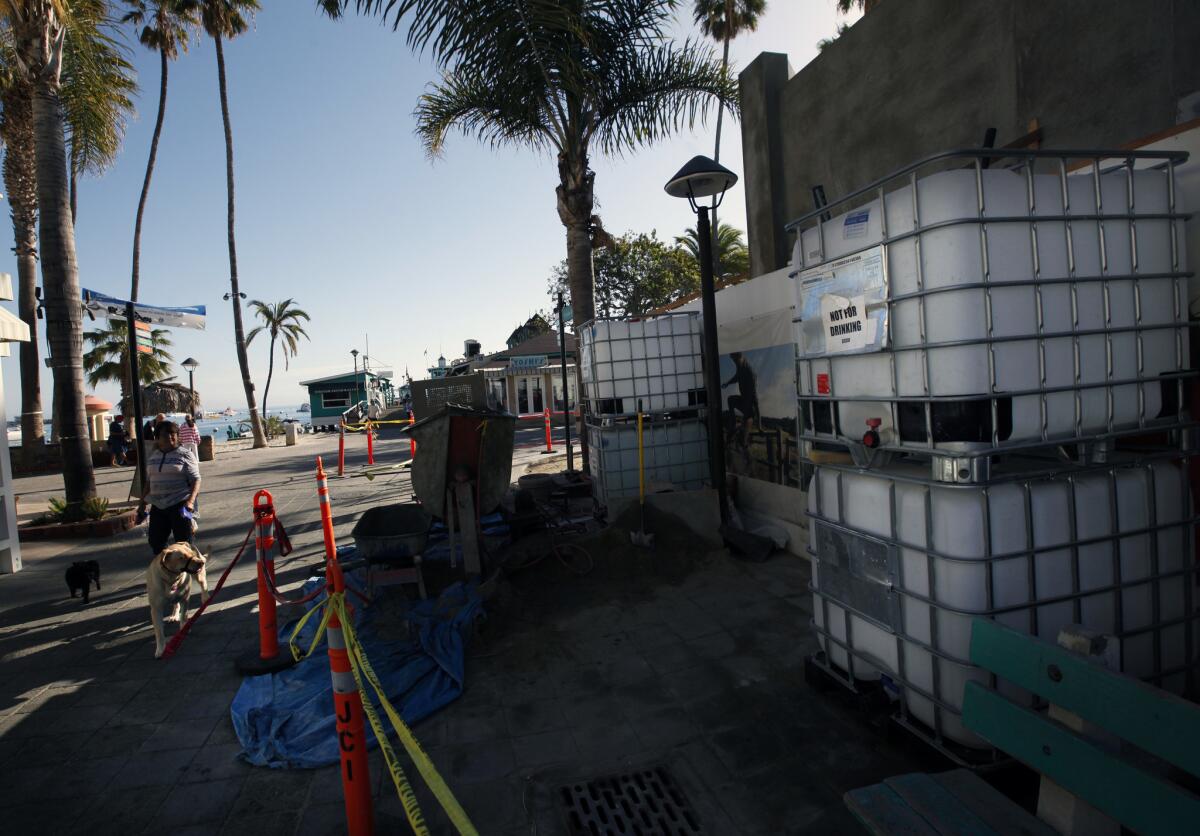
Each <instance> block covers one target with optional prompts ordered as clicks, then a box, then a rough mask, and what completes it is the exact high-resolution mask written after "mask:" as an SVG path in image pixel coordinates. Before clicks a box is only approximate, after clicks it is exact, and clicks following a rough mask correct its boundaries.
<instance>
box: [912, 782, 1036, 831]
mask: <svg viewBox="0 0 1200 836" xmlns="http://www.w3.org/2000/svg"><path fill="white" fill-rule="evenodd" d="M930 777H932V778H933V780H934V781H936V782H937V783H939V784H941V785H942V786H943V787H945V788H946V791H947V792H949V793H950V794H951V795H953V796H954V797H955V798H957V799H958V800H959V801H961V802H962V803H963V804H965V805H966V806H967V807H969V808H970V809H971V810H972V811H973V812H975V813H976V814H977V815H978V816H979V817H980V818H982V819H983V820H984V821H986V822H988V823H989V824H990V825H991V826H992V827H993V828H994V829H995V830H996V831H997V832H999V833H1003V834H1005V836H1058V831H1057V830H1055V829H1054V828H1053V827H1051V826H1050V825H1048V824H1046V823H1045V822H1044V821H1042V820H1041V819H1039V818H1038V817H1037V816H1035V815H1033V814H1032V813H1030V812H1029V811H1028V810H1026V809H1025V808H1024V807H1021V806H1020V805H1018V804H1017V803H1016V802H1014V801H1011V800H1009V798H1008V797H1007V796H1006V795H1004V793H1002V792H1000V790H998V789H996V788H995V787H993V786H992V785H991V784H989V783H988V782H987V781H985V780H983V779H982V778H980V777H979V776H978V775H976V774H975V773H974V772H972V771H971V770H969V769H952V770H950V771H949V772H939V773H938V774H936V775H932V776H930Z"/></svg>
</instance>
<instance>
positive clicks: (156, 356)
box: [83, 319, 172, 432]
mask: <svg viewBox="0 0 1200 836" xmlns="http://www.w3.org/2000/svg"><path fill="white" fill-rule="evenodd" d="M169 334H170V332H168V331H167V330H166V329H164V328H154V329H152V330H151V331H150V346H151V352H150V353H149V354H139V355H138V382H139V383H141V384H142V385H143V386H145V385H148V384H150V383H155V382H157V381H159V380H162V379H163V378H165V377H168V376H169V375H170V372H171V362H172V357H171V354H170V353H169V352H168V351H167V347H168V346H170V345H171V338H170V336H169ZM83 339H84V341H85V342H86V343H87V345H88V346H89V348H88V350H87V351H86V352H85V353H84V355H83V370H84V373H85V374H86V375H87V382H88V386H91V387H92V388H93V389H94V388H96V387H97V386H99V385H100V384H101V383H106V382H108V383H119V384H120V385H121V412H122V414H124V415H125V417H126V423H127V424H128V423H129V421H130V420H132V419H131V416H132V415H133V406H132V401H131V400H130V394H129V393H131V392H132V391H133V386H132V385H130V384H131V381H130V379H129V326H128V325H127V324H126V323H125V320H123V319H110V320H109V321H108V325H107V326H106V327H102V328H97V329H96V330H94V331H88V332H86V333H85V334H84V335H83ZM134 431H135V432H136V431H137V428H136V427H134Z"/></svg>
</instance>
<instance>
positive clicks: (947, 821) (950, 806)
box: [884, 772, 999, 836]
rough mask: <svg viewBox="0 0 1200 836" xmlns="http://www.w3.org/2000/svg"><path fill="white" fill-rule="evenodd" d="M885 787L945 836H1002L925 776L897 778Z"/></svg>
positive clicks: (886, 782) (900, 776) (918, 773)
mask: <svg viewBox="0 0 1200 836" xmlns="http://www.w3.org/2000/svg"><path fill="white" fill-rule="evenodd" d="M884 783H885V784H887V785H888V786H889V787H891V788H892V789H893V790H894V791H895V793H896V795H898V796H900V797H901V798H902V799H904V801H905V803H906V804H908V806H909V807H911V808H912V809H913V810H914V811H916V813H917V814H918V815H920V816H921V818H923V819H925V820H926V821H927V822H929V824H930V825H931V826H932V827H933V829H934V830H935V831H937V832H938V833H940V834H943V836H999V834H998V833H997V832H996V831H995V830H993V829H992V828H991V827H989V826H988V824H987V821H986V820H984V819H983V818H981V817H980V816H979V815H978V814H976V813H975V812H974V811H972V810H971V809H970V808H969V807H968V806H967V805H965V804H963V803H962V802H961V801H960V800H959V799H957V798H955V797H954V796H953V795H951V794H950V793H949V792H947V791H946V788H945V787H943V786H942V785H941V784H939V783H937V782H936V781H934V780H933V778H932V777H930V776H929V775H926V774H925V773H923V772H913V773H910V774H908V775H896V776H894V777H891V778H888V779H886V780H885V781H884Z"/></svg>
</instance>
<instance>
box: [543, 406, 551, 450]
mask: <svg viewBox="0 0 1200 836" xmlns="http://www.w3.org/2000/svg"><path fill="white" fill-rule="evenodd" d="M542 420H543V422H544V423H545V425H546V449H545V450H543V451H542V455H543V456H544V455H545V454H547V453H553V452H554V443H553V442H552V441H551V439H550V407H546V408H545V409H543V410H542Z"/></svg>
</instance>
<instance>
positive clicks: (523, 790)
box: [0, 430, 936, 836]
mask: <svg viewBox="0 0 1200 836" xmlns="http://www.w3.org/2000/svg"><path fill="white" fill-rule="evenodd" d="M537 432H539V431H537V430H535V431H533V432H532V433H530V432H522V433H521V434H520V436H519V442H520V443H522V444H526V445H529V444H532V445H533V446H525V447H523V448H521V449H519V450H518V453H517V456H516V460H517V462H518V466H517V467H515V468H514V470H515V471H518V470H519V465H520V463H521V462H523V461H526V460H533V459H535V458H537V456H538V453H537V446H536V445H537V440H536V434H537ZM355 441H356V442H357V443H354V444H352V451H351V455H350V458H349V465H350V470H351V472H354V471H355V470H357V469H359V468H361V465H362V464H363V463H364V460H365V450H358V449H354V448H357V447H358V446H361V441H362V439H361V437H357V438H356V439H355ZM336 447H337V442H336V438H335V437H333V436H306V437H302V439H301V443H300V445H299V446H297V447H293V448H272V449H270V450H266V451H237V452H230V453H227V454H223V455H222V454H220V453H219V456H218V460H217V461H216V462H212V463H207V464H206V465H205V466H204V476H205V484H204V490H203V492H202V495H201V512H202V513H201V530H200V535H199V540H200V544H201V546H202V548H204V549H205V550H206V551H209V552H210V554H211V564H210V567H211V568H210V570H209V577H210V579H211V581H210V582H211V583H215V581H216V577H217V576H218V575H219V573H220V571H221V570H222V569H223V568H224V567H225V565H226V564H227V563H228V561H229V560H230V559H231V558H232V556H233V554H234V553H235V551H236V549H237V547H238V546H239V545H240V544H241V542H242V539H243V537H244V536H245V534H246V531H247V529H248V528H249V525H250V501H251V497H252V495H253V492H254V491H255V490H257V489H259V488H267V489H269V490H271V491H272V493H273V494H274V496H275V501H276V507H277V509H278V511H279V513H280V515H281V517H282V519H283V521H284V523H285V524H286V526H287V528H288V531H289V533H290V535H291V537H292V541H293V544H294V545H295V547H296V550H295V552H294V553H293V554H292V556H291V557H290V558H289V559H288V560H287V562H285V563H282V564H281V565H280V567H279V577H280V578H281V581H282V584H283V585H284V586H285V588H287V587H289V586H292V585H294V584H296V583H298V582H299V581H301V580H302V579H303V578H304V577H305V575H306V574H307V572H306V569H307V567H309V566H312V565H313V564H314V563H316V562H317V561H319V560H320V559H321V555H322V546H321V539H320V524H319V516H318V512H317V503H316V495H315V480H314V477H313V469H314V459H315V456H316V455H318V454H321V455H324V456H325V461H326V465H327V466H330V465H333V464H334V462H333V461H332V459H333V457H334V456H335V455H336ZM407 448H408V442H407V440H403V439H397V438H387V437H385V438H384V439H382V440H381V441H380V443H379V444H378V445H377V447H376V452H377V457H378V459H379V460H380V461H381V462H383V463H394V462H397V461H401V460H403V459H406V458H407ZM130 475H131V471H130V470H128V469H123V470H104V471H100V472H99V474H98V479H99V481H100V482H101V490H102V492H103V493H104V494H105V495H108V496H110V497H113V498H120V497H122V496H123V494H124V492H125V489H126V486H127V484H128V478H129V476H130ZM331 490H332V494H333V502H334V515H335V521H336V527H337V534H338V537H339V541H341V542H349V531H350V528H351V527H352V526H353V524H354V522H355V520H356V519H357V517H358V515H359V514H360V513H361V512H362V511H363V510H365V509H366V508H368V507H371V506H372V505H375V504H379V503H382V502H395V501H401V500H403V499H407V498H408V496H409V494H410V488H409V483H408V478H407V476H406V474H405V473H404V472H398V473H396V474H389V475H385V476H380V477H379V478H376V479H375V480H374V481H368V480H366V479H363V478H347V479H344V480H335V481H333V482H332V483H331ZM17 491H18V493H20V494H21V495H22V496H23V497H25V498H26V499H25V500H24V501H28V502H30V503H33V502H38V501H44V499H45V497H46V496H48V495H52V494H53V493H55V492H56V491H58V492H61V481H60V478H59V477H54V476H45V477H36V478H27V479H21V480H18V483H17ZM594 551H595V553H593V554H592V558H593V559H594V561H595V564H596V566H595V569H594V570H593V571H592V572H591V573H589V574H588V575H586V576H583V577H580V576H577V575H575V574H573V573H572V572H570V571H568V570H567V568H566V567H564V566H563V565H561V564H560V563H559V562H557V561H555V560H553V559H548V560H544V561H542V562H540V563H539V564H537V565H536V566H533V567H531V568H528V569H526V570H524V571H521V572H519V573H516V574H514V575H513V576H512V577H511V579H510V580H509V581H508V582H506V584H505V585H504V586H503V588H502V589H501V590H500V592H499V593H498V594H497V596H496V598H495V599H494V600H493V601H492V602H490V603H489V606H488V618H487V621H486V624H485V626H484V628H483V629H482V631H481V633H480V635H479V636H478V640H477V641H476V642H474V643H473V644H472V646H471V647H470V648H469V649H468V661H467V674H466V679H467V687H466V691H465V693H464V695H463V696H462V697H461V698H460V699H459V700H457V701H456V702H454V703H452V704H451V705H450V706H448V707H446V708H445V709H443V710H442V711H441V712H439V713H438V714H436V715H435V716H433V717H431V718H429V719H428V720H426V721H424V722H422V723H420V724H418V725H417V726H416V727H415V728H414V731H415V733H416V735H417V736H418V738H419V739H420V740H421V741H422V743H423V745H424V746H425V748H426V750H427V751H428V752H429V753H430V755H431V757H432V758H433V760H434V762H435V764H437V766H438V768H439V770H440V771H441V773H442V775H443V776H444V777H445V779H446V781H447V782H448V784H449V785H450V787H451V788H452V790H453V791H454V792H455V793H456V795H457V797H458V798H459V799H460V800H461V802H462V803H463V805H464V806H465V807H466V809H467V811H468V813H469V814H470V815H471V817H472V818H473V820H474V821H475V823H476V825H477V826H478V827H479V829H480V832H482V833H486V834H518V833H519V834H528V833H533V832H536V833H539V834H553V833H566V832H567V830H566V827H565V819H564V816H563V812H562V809H561V805H560V803H559V798H560V794H559V792H558V790H559V789H560V788H561V787H563V786H564V785H566V784H569V783H572V782H577V781H580V780H585V779H588V778H591V777H594V776H599V775H606V774H610V773H616V772H623V771H627V770H630V769H635V768H640V767H645V766H652V765H665V766H666V767H667V768H668V769H669V770H670V772H671V773H672V775H673V776H674V778H675V779H676V781H677V782H678V784H679V786H680V787H681V788H682V790H683V793H684V795H685V797H686V798H687V800H688V801H689V802H690V804H691V806H692V807H693V808H694V811H695V814H696V816H697V818H698V821H699V822H700V823H701V825H702V826H703V829H704V831H703V832H705V833H709V834H760V833H761V834H768V833H770V834H775V833H849V832H854V831H855V828H856V825H855V824H854V822H853V820H852V819H851V818H850V817H849V815H848V814H847V813H846V812H845V810H844V807H843V805H842V803H841V794H842V793H843V792H844V791H846V790H848V789H851V788H853V787H856V786H861V785H863V784H866V783H871V782H874V781H878V780H881V779H882V778H884V777H886V776H888V775H892V774H896V773H900V772H905V771H912V770H914V769H922V768H928V767H929V766H930V764H929V763H927V762H922V761H920V760H919V759H918V758H917V757H916V756H914V755H913V754H912V752H911V751H910V750H908V749H901V748H898V747H897V746H895V745H894V744H892V743H888V742H887V741H885V740H884V739H882V738H881V737H880V736H879V735H878V734H877V733H876V732H875V731H874V730H872V729H870V728H868V727H867V726H866V725H865V724H864V723H862V722H861V721H860V720H859V719H858V717H856V715H854V714H853V713H852V712H851V711H850V710H849V709H847V708H846V707H845V706H844V705H843V704H842V703H841V702H839V701H838V700H835V699H829V698H827V697H823V696H821V695H818V694H816V692H814V691H813V690H811V689H810V688H809V686H807V685H806V684H805V683H804V681H803V673H802V670H803V659H804V657H805V655H806V654H808V653H810V652H811V651H812V650H813V648H814V642H813V639H812V635H811V632H810V630H809V627H808V623H809V619H810V617H811V598H810V596H809V595H808V594H807V592H806V587H807V583H808V580H809V574H808V566H807V562H806V561H803V560H800V559H797V558H794V557H787V556H780V557H776V558H774V559H772V560H771V561H769V562H767V563H764V564H745V563H740V562H738V561H736V560H733V559H731V558H729V557H728V556H727V555H725V554H724V553H716V554H709V555H695V556H694V558H695V559H694V560H689V561H685V562H684V563H683V564H681V563H680V562H679V561H678V560H676V561H674V562H670V563H668V562H667V561H666V560H665V559H661V560H660V559H659V557H661V556H656V555H655V554H652V553H643V554H639V553H632V552H631V551H630V547H622V546H614V547H613V548H612V549H610V550H608V551H605V552H601V551H596V550H594ZM81 559H95V560H98V561H100V563H101V565H102V567H103V580H102V583H103V589H102V591H101V592H99V593H94V595H93V598H92V602H91V604H90V605H88V606H87V607H84V606H83V605H82V604H81V602H80V601H79V600H78V599H74V600H73V599H71V598H69V597H68V592H67V589H66V584H65V583H64V582H63V579H62V574H63V571H64V570H65V568H66V567H67V566H69V565H70V563H71V562H72V561H73V560H81ZM150 559H151V554H150V552H149V549H148V547H147V546H146V543H145V527H144V526H143V527H141V528H139V529H135V530H134V531H131V532H128V533H126V534H124V535H121V536H118V537H116V538H113V539H111V540H107V541H91V542H79V543H75V544H68V545H66V546H65V547H64V545H63V544H61V543H59V544H49V545H43V544H38V545H32V546H30V547H29V548H28V549H27V550H26V552H25V560H26V568H25V570H24V571H23V572H21V573H19V574H16V575H8V576H0V788H3V789H2V791H0V821H3V822H4V825H3V828H2V829H3V830H4V832H8V833H14V834H38V833H47V834H62V833H84V832H86V833H88V834H90V835H91V836H98V834H105V833H114V834H115V833H121V834H131V833H146V834H160V833H172V834H180V833H185V834H238V833H251V832H252V833H254V834H255V836H267V834H276V833H278V834H289V836H292V834H324V833H329V834H335V833H342V832H344V817H343V810H342V802H341V787H340V783H339V780H338V771H337V767H336V766H331V767H326V768H323V769H317V770H268V769H256V768H253V767H250V766H248V765H246V764H245V763H243V762H241V761H239V760H238V759H237V755H238V753H239V751H240V746H239V745H238V743H237V740H236V738H235V736H234V733H233V728H232V725H231V723H230V719H229V710H228V709H229V703H230V700H231V699H232V697H233V694H234V692H235V691H236V690H237V687H238V685H239V684H240V678H239V676H238V675H237V674H236V673H235V671H234V668H233V658H234V656H236V655H237V654H238V653H239V652H241V651H243V650H246V649H248V648H251V647H253V646H254V642H255V640H256V620H255V615H254V603H255V598H254V588H255V587H254V563H253V554H252V553H251V554H249V555H247V556H246V557H244V558H243V560H242V562H241V564H239V566H238V567H237V568H236V569H234V571H233V572H232V573H231V575H230V578H229V581H228V582H227V584H226V587H225V589H224V590H223V592H222V594H221V596H220V597H219V598H218V600H217V601H216V602H214V604H213V606H212V607H210V609H209V611H208V612H207V613H206V615H205V616H204V617H203V618H201V620H200V621H199V622H198V623H197V625H196V627H195V628H194V630H193V632H192V635H190V636H189V638H188V639H187V641H186V642H185V643H184V645H183V646H182V647H181V649H180V651H179V653H178V654H177V655H176V656H175V657H174V658H172V659H170V660H168V661H161V660H156V659H154V658H153V646H154V645H153V636H152V632H151V629H150V627H149V622H148V618H147V613H146V609H145V598H144V582H143V573H144V571H145V567H146V565H147V564H148V563H149V561H150ZM371 762H372V780H373V783H374V788H375V790H374V791H375V796H376V819H377V822H378V828H377V832H380V833H393V832H394V833H403V832H407V825H406V824H405V822H404V817H403V812H402V809H401V807H400V803H399V800H398V799H397V798H396V793H395V791H394V789H393V788H392V786H391V784H390V781H388V780H387V779H386V776H385V774H384V770H383V769H382V768H381V765H382V764H381V760H380V758H379V755H378V753H377V752H374V753H372V757H371ZM935 765H936V764H935ZM407 772H408V774H409V775H410V777H411V778H412V779H413V781H414V784H415V785H417V795H418V798H419V799H420V800H421V802H422V808H423V810H424V812H425V815H426V817H427V819H428V820H429V821H430V823H431V829H432V831H433V832H435V833H444V832H452V831H451V830H450V827H449V823H448V822H447V820H446V819H445V817H444V815H443V814H442V813H441V811H440V810H439V808H438V805H437V803H436V801H434V799H433V798H432V796H431V794H430V793H429V792H428V791H427V790H426V789H425V788H424V787H423V786H420V781H419V778H418V777H417V776H416V771H415V770H414V769H412V768H411V767H410V768H408V769H407Z"/></svg>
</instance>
